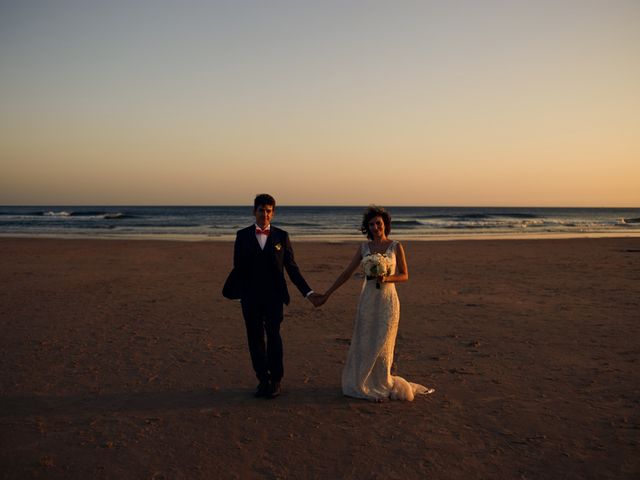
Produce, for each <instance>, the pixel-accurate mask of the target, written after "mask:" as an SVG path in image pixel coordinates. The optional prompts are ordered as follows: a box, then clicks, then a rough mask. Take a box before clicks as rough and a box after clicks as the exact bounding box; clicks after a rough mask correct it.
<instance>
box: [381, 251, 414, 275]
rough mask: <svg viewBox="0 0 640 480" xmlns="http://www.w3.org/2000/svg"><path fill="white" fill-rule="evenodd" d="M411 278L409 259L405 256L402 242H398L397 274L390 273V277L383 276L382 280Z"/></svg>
mask: <svg viewBox="0 0 640 480" xmlns="http://www.w3.org/2000/svg"><path fill="white" fill-rule="evenodd" d="M408 280H409V269H408V268H407V259H406V257H405V256H404V248H402V244H401V243H400V242H398V245H397V247H396V273H395V275H389V276H388V277H381V281H382V282H384V283H387V282H394V283H400V282H406V281H408Z"/></svg>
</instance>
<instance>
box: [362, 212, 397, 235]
mask: <svg viewBox="0 0 640 480" xmlns="http://www.w3.org/2000/svg"><path fill="white" fill-rule="evenodd" d="M375 217H380V218H382V221H383V222H384V234H385V235H389V232H391V215H389V212H387V211H386V210H385V209H384V208H382V207H376V206H375V205H369V207H368V208H367V209H366V210H365V212H364V215H363V216H362V225H361V227H360V231H361V232H362V233H363V234H365V235H366V236H367V238H368V239H369V240H373V235H371V231H370V230H369V222H370V221H371V219H372V218H375Z"/></svg>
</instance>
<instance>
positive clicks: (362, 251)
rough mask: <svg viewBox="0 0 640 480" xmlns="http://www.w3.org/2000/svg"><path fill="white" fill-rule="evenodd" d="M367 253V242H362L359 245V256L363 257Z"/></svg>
mask: <svg viewBox="0 0 640 480" xmlns="http://www.w3.org/2000/svg"><path fill="white" fill-rule="evenodd" d="M368 253H369V242H362V245H360V256H361V257H364V256H365V255H367V254H368Z"/></svg>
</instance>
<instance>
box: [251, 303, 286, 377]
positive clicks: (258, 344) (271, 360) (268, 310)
mask: <svg viewBox="0 0 640 480" xmlns="http://www.w3.org/2000/svg"><path fill="white" fill-rule="evenodd" d="M242 316H243V317H244V324H245V326H246V328H247V340H248V342H249V353H250V354H251V364H252V365H253V369H254V370H255V372H256V377H258V380H259V381H260V382H266V381H269V380H270V381H272V382H279V381H280V380H281V379H282V375H283V374H284V366H283V362H282V358H283V351H282V337H280V324H281V323H282V318H283V305H282V302H275V303H274V302H270V301H268V300H266V301H244V300H243V301H242ZM265 334H266V337H267V341H266V344H265Z"/></svg>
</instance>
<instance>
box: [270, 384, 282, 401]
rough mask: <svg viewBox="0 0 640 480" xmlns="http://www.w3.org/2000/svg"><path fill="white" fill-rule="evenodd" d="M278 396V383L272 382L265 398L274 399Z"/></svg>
mask: <svg viewBox="0 0 640 480" xmlns="http://www.w3.org/2000/svg"><path fill="white" fill-rule="evenodd" d="M278 395H280V382H272V383H271V388H269V393H268V394H267V398H276V397H277V396H278Z"/></svg>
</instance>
